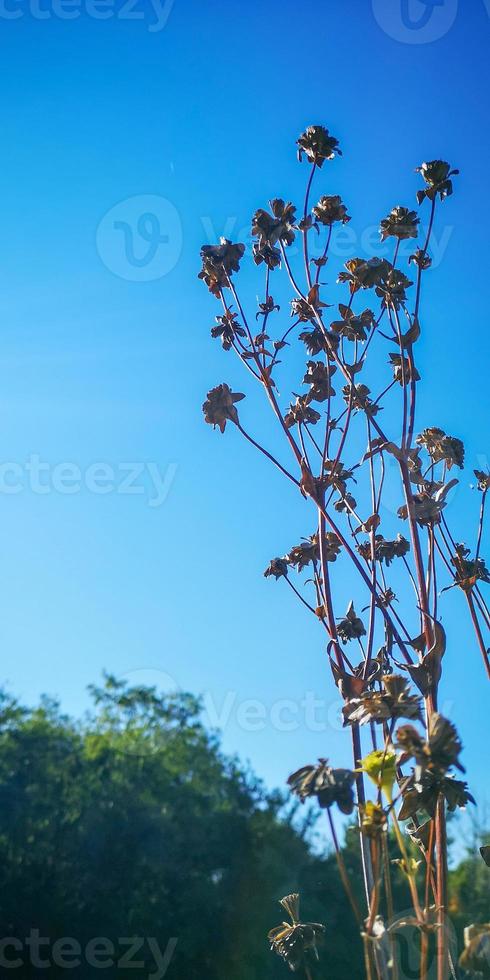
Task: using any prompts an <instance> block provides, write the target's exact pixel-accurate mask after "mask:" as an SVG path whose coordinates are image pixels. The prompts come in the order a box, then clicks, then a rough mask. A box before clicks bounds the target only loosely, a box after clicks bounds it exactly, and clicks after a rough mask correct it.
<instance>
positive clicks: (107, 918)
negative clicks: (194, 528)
mask: <svg viewBox="0 0 490 980" xmlns="http://www.w3.org/2000/svg"><path fill="white" fill-rule="evenodd" d="M91 693H92V697H93V701H94V710H93V712H92V713H91V714H90V715H89V716H87V717H86V718H85V719H84V720H83V722H81V723H77V722H74V721H73V720H72V719H70V718H68V717H66V716H65V715H63V714H62V713H61V711H60V708H59V706H58V704H56V703H55V702H52V701H48V700H43V701H42V703H41V704H40V706H39V707H36V708H35V709H32V710H30V709H26V708H24V707H22V706H20V705H19V704H17V703H16V702H15V701H14V700H12V699H11V698H9V697H7V696H6V695H3V696H2V699H1V703H0V879H1V880H0V929H1V936H2V937H17V939H18V940H19V941H20V942H21V943H22V945H23V951H22V952H20V953H18V952H17V951H16V950H15V949H14V948H12V947H8V948H6V949H5V952H4V956H5V959H6V960H9V959H10V960H13V959H15V958H16V956H20V957H22V959H23V961H24V965H23V967H22V969H21V970H20V972H19V971H18V970H17V971H16V970H14V971H13V975H19V976H20V973H21V974H22V976H23V977H30V976H39V975H48V974H49V976H66V972H67V971H66V968H65V969H57V967H56V966H53V965H51V967H50V969H49V971H47V970H46V969H44V970H43V971H41V973H40V972H39V971H36V970H35V969H34V968H33V967H32V965H30V963H29V955H30V954H29V952H26V951H25V939H26V937H28V936H29V935H30V933H31V931H32V930H33V929H38V930H39V932H40V934H41V936H42V937H49V939H50V945H49V946H48V945H46V946H44V947H43V949H42V951H41V955H42V957H43V958H44V959H46V960H49V959H50V956H51V954H52V948H53V943H54V942H55V941H56V940H59V939H61V938H63V937H72V938H74V939H76V941H77V942H78V943H80V946H81V948H82V951H83V950H84V949H85V948H86V946H87V944H88V943H89V942H90V940H93V939H94V938H96V937H106V938H107V939H109V940H110V942H112V943H114V946H115V954H114V960H115V961H117V959H118V957H119V956H121V955H123V954H124V953H125V952H126V953H127V946H125V945H124V944H122V945H121V944H119V943H118V940H119V939H120V938H123V937H132V936H136V937H156V938H157V939H158V942H159V945H160V947H161V949H162V951H165V948H166V945H167V942H168V941H169V940H170V939H171V938H172V937H175V938H177V940H178V942H177V946H176V949H175V953H174V955H173V958H172V960H171V963H170V966H169V967H168V970H167V973H166V976H168V977H170V978H172V977H175V978H178V980H183V978H184V977H185V980H194V978H195V980H198V978H199V980H206V978H209V980H219V978H226V980H259V978H260V980H262V978H264V977H270V978H275V977H278V978H279V977H281V976H284V975H285V974H286V975H287V971H286V969H285V967H284V965H283V964H282V963H281V961H280V960H279V959H277V962H276V960H275V958H272V959H271V958H270V953H269V951H268V946H267V941H266V936H267V933H268V930H269V929H270V928H271V926H273V925H274V924H276V922H280V921H281V918H282V913H281V910H280V908H279V906H278V905H277V900H278V899H279V898H281V897H282V896H283V895H284V894H286V893H287V892H290V891H293V890H296V889H298V890H304V892H305V894H306V895H308V896H310V898H309V903H308V904H307V903H306V902H305V913H307V914H308V917H309V918H311V919H312V920H318V921H320V922H325V924H326V926H327V930H326V937H325V942H326V943H327V944H328V946H329V947H330V948H329V950H328V955H327V956H325V957H324V958H323V962H322V966H321V969H320V970H319V972H318V976H323V975H325V976H327V975H329V976H331V975H334V976H338V977H340V976H348V977H349V978H352V980H356V978H357V977H359V976H360V975H361V974H360V973H359V968H358V966H357V965H356V964H357V963H358V962H359V959H360V957H359V945H358V944H359V940H358V938H357V936H356V930H355V926H354V923H353V922H352V917H351V915H350V912H349V908H348V906H347V903H346V899H345V898H344V894H343V891H342V889H341V887H340V884H339V881H338V877H337V869H336V865H335V861H334V859H333V858H328V859H327V860H320V859H319V858H318V857H315V856H313V855H312V853H311V851H310V848H309V847H308V843H307V841H306V839H305V835H304V833H301V832H298V831H297V830H296V829H295V827H294V826H293V822H292V815H290V816H289V818H286V819H284V816H283V801H282V799H281V798H280V797H279V796H278V795H277V794H272V795H271V794H267V793H266V792H265V791H264V789H263V787H262V786H261V785H260V784H258V783H257V781H256V780H255V779H254V778H253V776H252V775H251V774H250V773H249V772H247V771H246V770H245V769H244V768H243V767H242V766H240V765H239V764H238V762H237V761H236V760H235V759H229V758H226V757H225V756H224V755H223V754H222V752H221V750H220V746H219V742H218V740H217V738H216V737H215V736H214V735H213V734H211V733H209V732H208V731H207V730H206V729H205V727H204V726H203V724H202V722H201V720H200V717H199V712H200V708H199V703H198V702H197V701H196V700H195V699H194V698H193V697H191V696H189V695H185V694H178V695H170V696H164V697H160V696H159V695H157V693H156V692H155V691H154V690H151V689H148V688H132V689H130V688H128V687H127V686H124V685H123V684H121V683H120V682H118V681H116V680H115V679H114V678H111V677H109V678H106V683H105V686H104V687H102V688H93V689H92V691H91ZM135 959H137V960H138V961H142V960H143V961H145V966H144V968H143V969H140V970H137V971H135V970H134V969H133V970H132V971H129V973H128V975H129V976H138V978H140V977H141V978H143V977H147V976H150V975H151V974H152V973H155V964H154V961H153V958H152V955H151V953H150V951H149V950H148V948H147V947H146V946H145V947H144V948H143V949H142V950H141V951H140V952H139V953H138V956H135ZM3 965H5V964H3ZM327 965H328V969H327ZM332 969H333V974H332ZM323 971H325V973H323ZM1 972H2V973H3V969H2V971H1ZM9 975H10V971H9ZM72 975H75V976H83V977H88V976H92V975H93V976H100V969H93V970H92V969H91V968H90V967H89V966H87V965H86V964H85V965H84V964H83V955H82V966H81V967H80V968H79V969H77V970H76V971H72ZM103 975H104V976H106V977H107V976H108V977H111V976H116V975H117V976H118V977H120V976H124V975H125V971H124V970H121V969H119V971H117V969H116V967H114V968H111V967H109V968H108V969H104V970H103Z"/></svg>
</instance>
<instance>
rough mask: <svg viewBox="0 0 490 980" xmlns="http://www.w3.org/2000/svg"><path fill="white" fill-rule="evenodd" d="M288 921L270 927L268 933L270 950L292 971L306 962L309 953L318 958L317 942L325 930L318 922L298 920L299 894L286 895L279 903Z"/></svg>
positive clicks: (298, 968)
mask: <svg viewBox="0 0 490 980" xmlns="http://www.w3.org/2000/svg"><path fill="white" fill-rule="evenodd" d="M279 904H280V905H282V907H283V909H285V911H286V912H287V914H288V916H289V919H290V921H289V922H282V923H281V925H280V926H276V928H275V929H271V930H270V932H269V935H268V938H269V942H270V944H271V950H272V951H273V952H275V953H277V954H278V956H281V957H282V959H283V960H285V962H286V963H287V965H288V966H289V969H290V970H292V971H293V973H294V972H296V971H297V970H300V969H301V968H302V967H303V966H304V965H305V963H307V962H308V958H309V956H310V954H311V955H312V956H313V957H314V958H315V959H318V950H317V942H318V940H319V938H320V937H321V936H322V935H323V933H324V932H325V926H323V925H321V923H319V922H300V921H299V895H297V894H293V895H286V897H285V898H281V901H280V903H279Z"/></svg>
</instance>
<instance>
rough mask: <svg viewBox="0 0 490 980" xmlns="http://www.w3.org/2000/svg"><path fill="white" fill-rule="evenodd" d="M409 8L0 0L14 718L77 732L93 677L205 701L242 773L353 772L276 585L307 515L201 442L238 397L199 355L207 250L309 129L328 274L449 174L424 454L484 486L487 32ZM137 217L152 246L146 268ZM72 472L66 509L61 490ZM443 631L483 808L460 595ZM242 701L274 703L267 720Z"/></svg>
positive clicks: (219, 362)
mask: <svg viewBox="0 0 490 980" xmlns="http://www.w3.org/2000/svg"><path fill="white" fill-rule="evenodd" d="M410 2H411V4H412V6H411V7H410V8H409V11H408V15H409V16H410V17H411V18H412V21H408V20H407V11H406V10H405V12H404V13H403V11H402V6H401V4H402V0H396V2H395V0H384V2H381V0H373V3H371V2H370V0H369V2H368V0H357V2H354V0H351V2H346V0H324V2H322V3H314V2H311V0H307V2H303V3H302V4H301V6H300V5H299V4H297V3H293V2H291V0H281V2H278V0H272V2H269V3H267V4H264V3H259V2H257V0H252V2H250V3H248V4H239V3H233V2H224V0H209V2H206V3H202V2H197V0H175V2H174V3H173V5H172V4H171V3H168V4H167V7H166V8H165V9H164V10H163V16H162V22H163V21H166V22H165V24H164V26H163V27H162V29H160V30H155V27H156V26H158V23H157V21H156V19H155V14H154V9H153V5H152V4H151V3H146V4H145V7H144V11H145V12H144V14H143V5H142V3H141V0H140V3H139V5H138V4H135V5H134V6H133V8H132V12H133V16H132V17H131V18H130V19H128V9H129V8H126V14H125V16H123V14H124V9H123V4H122V2H116V0H115V2H114V3H113V4H112V5H111V3H110V2H109V3H105V4H102V3H100V4H93V3H92V4H89V3H88V2H83V0H82V2H80V3H79V4H78V6H77V3H76V0H75V2H73V0H72V5H71V6H69V5H68V3H65V4H63V3H61V4H60V3H59V2H58V3H55V2H54V0H53V2H50V0H42V2H41V5H40V6H39V4H36V5H35V4H34V2H22V0H6V2H2V3H0V8H1V12H0V42H1V60H2V74H3V84H2V92H1V96H0V98H1V106H2V109H1V115H2V171H3V173H2V190H3V194H2V198H3V200H2V208H1V226H2V233H1V235H0V253H1V255H0V269H1V277H2V289H1V314H2V315H1V323H2V330H1V347H0V350H1V356H0V370H1V379H0V395H1V409H2V411H1V419H2V421H1V433H2V439H1V447H2V448H1V454H0V455H1V461H2V464H3V467H2V471H1V484H2V492H1V493H0V514H1V519H0V527H1V530H2V535H1V541H2V547H1V549H0V582H1V588H0V609H1V611H0V638H1V647H2V661H1V670H0V679H1V681H2V682H3V683H5V684H7V685H8V687H9V689H10V690H11V691H12V692H14V693H15V694H17V695H18V696H19V697H21V698H23V699H26V700H27V702H29V703H32V702H34V701H35V700H36V699H37V698H38V696H39V695H40V694H41V692H48V693H50V694H57V695H59V696H60V698H61V701H62V704H63V706H64V707H66V709H67V710H70V711H73V712H81V711H82V710H83V709H84V708H85V707H86V705H87V697H86V694H85V688H86V685H87V684H89V683H90V682H93V681H96V680H97V679H98V677H99V676H100V673H101V671H102V669H103V668H105V669H107V670H110V671H112V672H115V673H116V674H118V675H120V676H124V677H126V678H127V679H129V680H131V681H135V682H140V681H146V680H149V681H152V682H155V683H157V684H160V685H162V686H164V687H168V686H171V685H172V684H176V685H178V686H180V687H182V688H184V689H189V690H192V691H194V692H196V693H204V694H205V695H206V698H207V705H208V712H207V714H208V719H209V720H210V721H211V722H219V721H220V720H221V723H222V727H223V728H224V744H225V747H226V749H227V750H232V751H235V750H236V751H238V752H239V753H240V755H241V756H242V757H244V758H247V759H249V760H250V761H251V763H252V765H253V767H254V768H255V770H256V771H257V772H258V773H259V775H261V776H263V777H264V778H265V779H266V780H267V781H268V782H269V783H270V784H275V785H279V784H282V783H283V782H284V779H285V777H286V776H287V774H288V773H289V772H290V771H291V769H292V768H293V767H295V766H296V765H300V764H302V763H304V762H308V761H312V760H313V759H314V758H315V757H316V756H318V755H327V756H329V757H330V758H331V759H333V760H334V761H335V762H336V763H338V764H342V763H344V764H349V761H350V752H349V740H348V738H346V736H345V735H344V734H343V733H342V732H341V731H340V728H339V725H338V723H337V722H336V711H337V708H338V702H337V699H336V696H335V693H336V692H335V690H334V689H333V686H332V681H331V677H330V674H329V671H328V670H327V668H326V664H325V651H324V643H323V637H322V635H321V632H320V630H319V628H318V627H317V626H316V625H315V623H310V622H309V620H308V618H307V616H306V614H303V611H302V610H301V608H300V607H299V606H298V608H296V606H295V605H294V604H293V603H292V602H291V601H290V599H289V595H287V594H286V590H285V587H281V583H278V584H277V585H276V584H275V583H274V582H270V581H265V580H264V579H263V577H262V572H263V569H264V567H265V565H266V564H267V562H268V560H269V558H271V557H272V556H273V555H275V554H281V553H283V552H284V551H285V550H286V549H287V548H288V547H289V546H290V545H291V544H293V543H294V541H295V539H296V538H299V536H300V535H301V534H303V533H304V534H307V533H310V531H311V530H312V528H311V526H310V520H309V517H308V515H307V513H306V510H305V508H306V505H304V506H303V507H302V505H301V503H300V502H298V501H297V499H296V497H295V495H294V493H293V492H290V491H289V489H288V487H287V486H285V485H284V484H283V482H282V480H281V479H280V478H279V477H276V475H275V474H274V473H271V472H270V471H269V469H268V467H267V464H266V463H265V461H263V460H261V459H258V458H256V456H255V454H253V452H252V451H251V450H250V449H249V447H248V446H246V445H245V444H242V442H241V441H240V440H239V438H238V434H237V433H236V432H235V431H227V432H226V434H225V436H224V437H220V435H219V434H218V433H213V432H212V431H211V429H210V427H208V426H205V425H204V424H203V421H202V415H201V403H202V401H203V397H204V395H205V393H206V391H207V390H208V388H210V387H211V386H212V385H213V384H216V383H218V382H220V381H222V380H229V381H230V382H231V383H232V384H235V385H238V387H239V390H240V389H243V390H245V388H244V387H243V386H244V380H243V379H242V377H241V374H240V371H239V366H236V365H235V364H233V363H232V362H231V360H230V355H226V354H224V353H223V352H222V351H221V348H220V346H219V344H217V343H213V342H212V341H211V339H210V336H209V329H210V327H211V325H212V323H213V320H214V316H215V313H216V312H218V310H217V309H216V308H215V303H214V301H213V300H212V298H211V297H210V296H209V294H208V293H207V291H206V289H205V288H204V287H203V285H202V284H201V283H200V282H199V281H198V280H197V278H196V276H197V272H198V269H199V256H198V252H199V248H200V246H201V244H202V243H203V242H205V241H211V240H214V239H216V238H217V237H218V236H219V235H220V234H223V233H225V234H228V235H229V236H230V237H233V238H243V236H244V234H245V233H246V229H247V228H248V227H249V221H250V215H251V214H252V212H253V211H254V209H255V208H256V207H257V206H261V205H264V204H265V203H266V202H267V200H268V199H269V198H270V197H271V196H276V195H282V196H286V197H289V196H291V197H292V199H293V200H296V201H297V202H299V200H300V199H301V195H302V193H303V187H304V179H305V172H306V170H305V168H304V167H303V168H301V167H300V166H299V165H298V164H297V162H296V158H295V140H296V138H297V136H298V135H299V133H300V132H301V131H302V130H303V129H304V128H305V126H306V125H308V124H309V123H310V122H321V123H324V124H325V125H327V126H328V127H329V128H330V129H331V131H332V132H333V133H334V134H335V135H336V136H337V137H338V138H339V140H340V141H341V145H342V147H343V150H344V156H343V158H342V160H338V161H335V163H334V164H332V166H331V169H330V170H329V171H328V174H327V172H326V171H327V168H325V170H324V171H323V172H322V174H324V175H325V176H322V181H323V182H324V185H325V186H324V187H323V188H322V187H321V186H320V183H319V184H318V185H317V189H318V192H319V193H320V192H321V191H322V190H323V191H325V190H327V189H328V191H329V192H330V193H335V192H339V193H340V194H342V196H343V198H344V199H345V200H346V202H347V203H348V205H349V211H350V213H351V214H352V216H353V220H352V222H351V225H350V226H349V228H350V229H351V233H352V234H353V235H354V244H353V245H352V246H348V248H347V253H346V254H345V255H344V253H342V256H343V257H341V255H340V251H341V250H340V246H339V254H338V255H337V256H336V258H335V263H336V267H338V268H340V266H341V264H342V262H343V261H344V260H345V258H347V257H348V255H349V254H356V252H358V251H360V250H361V252H362V250H364V251H366V249H367V250H369V248H371V249H374V250H375V251H378V247H377V246H374V245H372V244H371V245H369V241H368V239H367V238H366V236H367V235H369V230H370V229H371V230H372V229H373V228H375V227H376V225H377V223H378V221H379V218H380V217H382V216H383V215H384V214H386V213H387V211H388V210H389V209H390V208H391V207H392V206H393V205H394V204H396V203H403V204H412V205H414V204H415V190H416V188H417V187H418V186H419V179H418V177H417V176H416V175H415V174H414V172H413V171H414V168H415V166H417V165H418V164H420V163H421V162H422V160H424V159H433V158H434V157H440V156H442V157H443V158H445V159H447V160H449V161H450V162H451V164H452V165H454V166H457V167H459V168H460V170H461V176H460V177H459V178H457V179H456V186H455V195H454V197H453V198H452V199H450V200H449V201H447V202H446V203H445V205H444V206H443V208H441V209H440V212H439V218H438V225H437V228H436V240H437V242H438V248H439V252H438V261H437V263H435V265H437V268H434V270H433V271H432V272H431V273H430V280H426V282H428V285H427V287H426V291H425V294H424V300H423V312H422V319H423V322H424V324H427V329H425V330H424V333H423V337H422V339H421V341H420V342H419V347H418V363H419V365H420V370H421V373H422V374H428V373H429V369H430V371H431V382H430V384H429V383H426V385H425V387H424V388H423V392H422V393H421V396H420V414H419V427H420V428H422V427H423V426H424V425H428V424H435V425H440V426H442V427H443V428H445V429H446V430H447V431H449V432H451V433H453V434H454V435H458V436H460V437H462V438H464V440H465V442H466V447H467V461H468V464H467V468H466V470H465V472H464V474H463V475H462V477H461V482H462V484H463V485H466V487H467V488H468V487H469V484H470V482H471V477H472V469H473V467H474V466H475V465H480V466H481V465H482V464H483V463H484V461H485V460H486V459H487V458H488V453H489V446H488V425H487V423H488V397H487V383H486V379H485V374H484V367H485V366H486V363H487V362H488V360H487V359H488V354H489V344H488V326H487V322H486V321H487V319H488V314H487V305H488V301H487V266H486V261H485V259H484V255H485V253H486V251H487V249H488V220H489V214H488V160H489V145H488V144H489V140H488V130H487V128H486V127H485V119H484V118H483V115H484V112H485V110H486V107H487V104H488V95H489V91H488V68H485V65H486V64H487V65H488V62H489V59H488V39H489V27H490V20H489V13H488V12H487V9H486V4H485V3H484V2H483V0H464V3H463V2H462V0H460V3H459V9H458V4H457V0H444V2H443V4H442V6H441V7H435V8H434V9H433V10H428V11H426V9H425V6H424V5H423V4H422V3H421V2H419V0H410ZM67 13H70V14H79V15H80V16H77V17H74V18H73V19H66V15H67ZM95 13H97V15H98V16H95ZM139 14H143V16H142V17H140V16H135V15H139ZM425 14H426V15H427V16H425ZM17 15H18V16H17ZM102 15H107V17H106V18H105V19H102ZM403 17H404V18H405V19H404V20H403ZM431 18H433V19H431ZM437 18H442V20H437ZM425 20H427V24H426V25H425V26H424V22H425ZM417 24H419V26H418V30H417ZM160 26H161V24H160ZM439 34H441V35H442V36H440V37H439ZM327 181H328V188H327V186H326V182H327ZM155 198H156V199H157V200H156V201H155ZM113 209H114V210H113ZM144 214H150V216H151V214H157V216H158V217H159V222H160V229H158V227H157V233H158V234H160V233H161V236H162V237H163V238H164V241H162V242H160V241H156V242H154V250H155V258H154V259H153V258H152V260H151V261H149V260H148V254H149V253H148V250H149V249H151V247H152V242H153V236H154V231H155V228H154V227H153V226H152V224H151V218H150V219H143V220H142V222H141V221H140V224H139V226H138V220H139V219H141V216H142V215H143V216H144ZM423 220H424V219H423ZM244 229H245V230H244ZM145 236H146V237H145ZM363 236H364V237H363ZM146 239H149V240H150V241H147V240H146ZM371 241H372V239H371ZM133 253H134V254H133ZM371 254H372V252H371ZM335 263H334V264H335ZM148 278H149V280H150V281H145V279H146V280H148ZM330 278H331V281H333V279H334V277H333V274H332V275H331V277H330ZM252 299H253V292H252ZM284 316H287V312H285V313H284ZM246 390H249V389H248V388H247V389H246ZM244 404H248V403H244ZM244 411H245V409H244ZM247 411H248V409H247ZM248 419H249V420H251V422H252V423H253V424H254V423H255V421H257V424H258V421H259V416H258V415H255V414H254V409H253V408H252V407H250V413H249V415H248ZM253 424H252V428H253ZM267 432H268V433H269V430H267ZM271 439H272V436H271ZM36 460H37V461H38V463H39V462H40V463H41V464H44V465H43V466H42V468H41V470H40V471H38V472H37V473H36V465H37V464H36ZM46 464H47V466H46ZM60 464H72V466H73V467H74V469H71V470H70V471H69V470H61V471H60V468H59V467H60ZM95 464H104V465H105V469H104V470H102V471H100V470H99V471H94V465H95ZM131 465H132V466H133V468H134V467H137V468H139V470H141V468H142V467H145V470H144V474H143V475H141V476H139V477H138V485H139V486H140V488H141V490H142V492H140V493H127V492H122V489H123V488H121V481H122V479H123V478H124V477H125V478H126V479H128V474H129V470H128V466H131ZM107 467H109V469H107ZM148 467H149V468H148ZM78 471H79V472H80V473H81V482H82V487H81V489H80V490H78V489H77V486H76V483H77V478H76V475H77V472H78ZM70 472H71V475H72V477H73V482H72V484H71V486H72V489H73V490H74V492H72V493H68V492H60V480H61V488H63V487H64V489H65V491H66V487H67V486H68V476H69V474H70ZM156 472H158V473H159V474H160V476H161V479H163V480H164V484H165V485H164V487H163V488H162V490H161V492H162V494H163V496H164V497H165V500H164V503H163V504H162V505H161V506H155V503H156V502H158V501H156V500H155V493H156V491H155V485H154V475H155V473H156ZM111 473H112V475H113V479H114V483H113V484H112V483H111V480H112V477H111ZM152 474H153V476H152ZM94 480H95V481H96V485H97V487H98V488H99V490H100V488H101V487H105V489H106V490H107V491H108V492H105V493H102V492H97V493H95V492H93V487H94ZM19 481H20V483H19ZM63 481H64V482H63ZM91 481H92V482H91ZM116 485H117V487H118V489H119V492H115V489H114V488H115V487H116ZM19 486H20V489H19ZM46 486H47V488H48V489H47V492H46ZM91 486H92V489H90V487H91ZM56 488H57V489H56ZM12 490H15V491H18V492H12ZM40 490H41V491H42V492H40ZM463 498H464V500H463ZM152 504H153V506H152ZM477 507H478V499H477V496H476V494H475V493H474V494H471V492H470V490H469V489H467V492H465V493H461V494H456V497H455V499H454V501H453V502H452V503H451V505H450V511H451V519H452V521H453V524H454V523H455V522H456V521H458V520H459V521H460V526H461V527H462V534H461V536H464V537H466V538H467V540H468V541H470V540H471V535H472V534H473V527H474V522H475V517H476V512H477ZM441 613H442V614H443V617H444V623H445V625H446V627H447V628H448V630H451V642H450V646H449V649H448V655H447V657H446V660H445V663H446V670H445V677H444V682H443V690H442V702H443V704H444V705H446V707H447V710H448V711H450V712H451V717H452V718H454V720H455V721H456V722H457V724H458V725H459V726H460V728H461V730H462V733H463V736H464V741H465V745H466V751H465V761H466V764H467V768H468V778H469V781H470V783H471V786H472V788H474V789H475V792H476V795H477V796H478V797H479V799H480V800H483V799H484V798H485V775H486V770H487V768H488V767H487V763H486V762H485V764H484V761H483V758H480V757H479V751H478V744H479V740H480V739H481V736H482V733H485V734H486V736H487V738H488V700H487V697H488V696H487V693H486V688H485V681H484V673H483V669H482V666H481V660H480V655H479V653H478V651H477V649H476V646H475V643H474V641H473V638H472V637H470V636H469V633H468V632H463V631H462V626H461V624H462V621H463V617H464V615H465V607H464V603H463V600H462V596H460V595H456V594H455V592H454V591H452V592H450V593H447V594H446V596H445V597H444V598H443V599H442V600H441ZM308 692H313V694H314V696H315V697H317V698H320V699H322V701H323V702H324V705H323V709H322V712H323V714H321V718H322V719H323V724H322V725H321V726H320V729H321V730H319V731H314V730H311V729H312V726H311V725H310V724H309V723H308V722H307V721H306V720H305V715H304V709H302V708H300V709H299V713H298V716H297V717H298V719H299V721H298V720H297V721H296V722H293V727H292V730H290V731H283V730H281V728H282V727H283V726H281V723H280V716H278V706H277V702H278V701H281V700H282V699H286V700H288V699H289V700H292V701H293V702H294V703H295V704H296V705H298V703H299V702H300V701H301V699H302V698H304V697H305V696H307V694H308ZM250 699H252V700H253V701H256V700H259V701H260V702H261V703H262V704H263V706H264V707H263V709H260V710H262V712H263V714H265V718H263V717H261V716H260V714H259V715H258V716H257V717H256V718H255V723H254V720H253V717H252V715H251V714H248V715H247V713H246V710H247V702H248V701H249V700H250ZM253 710H254V709H253V708H252V709H251V711H252V713H253ZM220 716H221V718H220ZM254 728H255V729H257V730H251V729H254ZM480 744H481V743H480Z"/></svg>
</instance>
